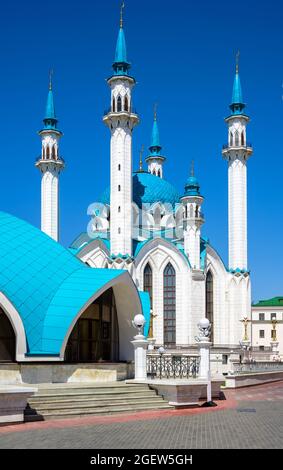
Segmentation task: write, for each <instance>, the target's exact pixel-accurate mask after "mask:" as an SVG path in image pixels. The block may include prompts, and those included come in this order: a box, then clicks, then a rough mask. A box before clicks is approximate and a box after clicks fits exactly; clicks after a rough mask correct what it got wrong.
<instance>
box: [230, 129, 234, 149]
mask: <svg viewBox="0 0 283 470" xmlns="http://www.w3.org/2000/svg"><path fill="white" fill-rule="evenodd" d="M232 146H233V134H232V132H230V147H232Z"/></svg>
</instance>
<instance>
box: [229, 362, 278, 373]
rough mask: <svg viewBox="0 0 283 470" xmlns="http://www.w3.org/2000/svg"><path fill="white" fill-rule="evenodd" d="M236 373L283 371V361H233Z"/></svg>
mask: <svg viewBox="0 0 283 470" xmlns="http://www.w3.org/2000/svg"><path fill="white" fill-rule="evenodd" d="M233 366H234V371H233V372H234V374H247V373H250V372H277V371H281V370H282V371H283V362H275V361H274V362H272V361H256V362H245V363H243V364H238V363H235V362H234V363H233Z"/></svg>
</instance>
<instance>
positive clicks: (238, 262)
mask: <svg viewBox="0 0 283 470" xmlns="http://www.w3.org/2000/svg"><path fill="white" fill-rule="evenodd" d="M228 185H229V268H230V269H237V268H240V269H247V166H246V160H245V158H244V157H238V158H232V159H231V160H230V161H229V170H228Z"/></svg>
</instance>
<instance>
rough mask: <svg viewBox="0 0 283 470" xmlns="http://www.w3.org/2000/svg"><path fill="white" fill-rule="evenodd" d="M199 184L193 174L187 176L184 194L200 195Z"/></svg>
mask: <svg viewBox="0 0 283 470" xmlns="http://www.w3.org/2000/svg"><path fill="white" fill-rule="evenodd" d="M199 189H200V185H199V182H198V180H197V178H196V177H195V176H194V175H191V176H189V178H188V179H187V182H186V186H185V196H200V192H199Z"/></svg>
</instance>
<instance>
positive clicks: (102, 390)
mask: <svg viewBox="0 0 283 470" xmlns="http://www.w3.org/2000/svg"><path fill="white" fill-rule="evenodd" d="M146 390H149V389H148V387H120V388H116V387H93V388H91V387H86V388H78V389H75V388H64V389H50V390H45V389H39V390H38V391H37V393H36V396H55V395H56V396H57V395H78V394H82V395H87V394H95V395H103V394H116V393H118V394H120V393H137V392H144V391H146Z"/></svg>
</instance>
